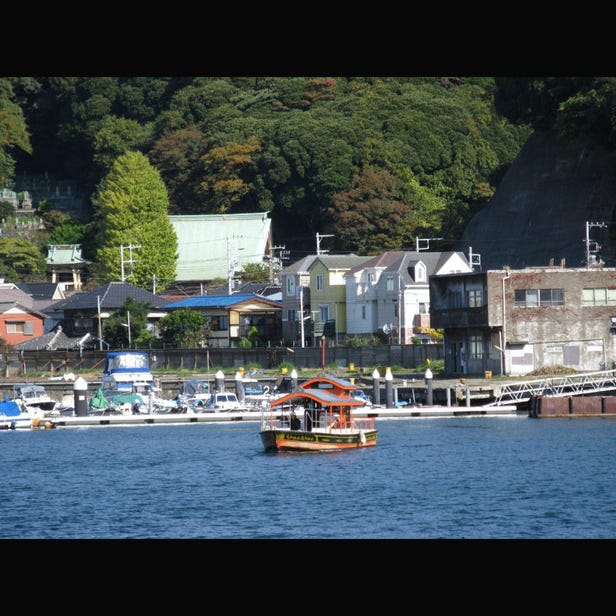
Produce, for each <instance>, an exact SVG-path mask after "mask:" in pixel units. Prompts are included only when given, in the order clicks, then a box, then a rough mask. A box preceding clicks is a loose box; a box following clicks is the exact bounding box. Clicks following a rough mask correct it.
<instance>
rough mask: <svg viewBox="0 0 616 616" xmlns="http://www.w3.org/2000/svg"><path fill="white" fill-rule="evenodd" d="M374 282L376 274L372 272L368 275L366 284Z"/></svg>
mask: <svg viewBox="0 0 616 616" xmlns="http://www.w3.org/2000/svg"><path fill="white" fill-rule="evenodd" d="M375 280H376V274H375V273H374V272H369V273H368V282H370V283H373V282H374V281H375Z"/></svg>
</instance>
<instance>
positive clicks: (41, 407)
mask: <svg viewBox="0 0 616 616" xmlns="http://www.w3.org/2000/svg"><path fill="white" fill-rule="evenodd" d="M13 401H14V402H15V403H16V404H17V405H18V406H19V410H20V411H21V412H22V413H26V414H28V415H29V416H30V417H31V418H32V419H35V418H38V419H43V418H45V417H58V416H59V415H60V406H61V405H60V403H59V402H58V401H57V400H54V399H53V398H52V397H51V396H50V395H49V394H48V393H47V391H46V389H45V387H43V385H34V384H31V383H19V384H17V385H13Z"/></svg>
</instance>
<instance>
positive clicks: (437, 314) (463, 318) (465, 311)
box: [430, 306, 489, 329]
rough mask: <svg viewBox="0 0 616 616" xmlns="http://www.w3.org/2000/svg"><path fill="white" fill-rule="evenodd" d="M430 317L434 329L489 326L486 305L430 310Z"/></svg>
mask: <svg viewBox="0 0 616 616" xmlns="http://www.w3.org/2000/svg"><path fill="white" fill-rule="evenodd" d="M430 317H431V319H430V320H431V324H432V327H433V328H435V329H444V328H452V327H488V326H489V323H488V307H487V306H479V307H478V308H444V309H439V310H431V311H430Z"/></svg>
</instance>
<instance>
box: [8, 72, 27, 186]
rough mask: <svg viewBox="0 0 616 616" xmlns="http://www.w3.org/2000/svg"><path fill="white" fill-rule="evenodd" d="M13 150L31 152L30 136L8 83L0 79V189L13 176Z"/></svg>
mask: <svg viewBox="0 0 616 616" xmlns="http://www.w3.org/2000/svg"><path fill="white" fill-rule="evenodd" d="M15 150H21V151H23V152H27V153H30V152H32V147H31V145H30V135H29V134H28V130H27V128H26V122H25V119H24V115H23V112H22V109H21V107H20V106H19V104H17V103H16V102H15V95H14V93H13V87H12V85H11V83H10V81H8V80H7V79H3V78H0V188H4V187H5V186H6V185H7V184H8V183H9V182H11V181H12V179H13V176H14V174H15V158H14V152H15Z"/></svg>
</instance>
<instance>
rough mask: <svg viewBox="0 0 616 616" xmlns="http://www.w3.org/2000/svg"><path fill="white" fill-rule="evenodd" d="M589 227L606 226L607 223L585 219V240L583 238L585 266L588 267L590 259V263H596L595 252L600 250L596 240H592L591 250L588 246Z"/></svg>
mask: <svg viewBox="0 0 616 616" xmlns="http://www.w3.org/2000/svg"><path fill="white" fill-rule="evenodd" d="M590 227H604V228H605V227H607V225H606V224H605V223H604V222H588V221H586V240H585V244H586V267H590V265H591V261H592V264H593V265H595V264H596V262H597V261H596V258H595V256H596V254H597V253H598V252H599V250H601V245H600V244H598V243H597V242H593V248H592V250H591V248H590V243H591V242H590Z"/></svg>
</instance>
